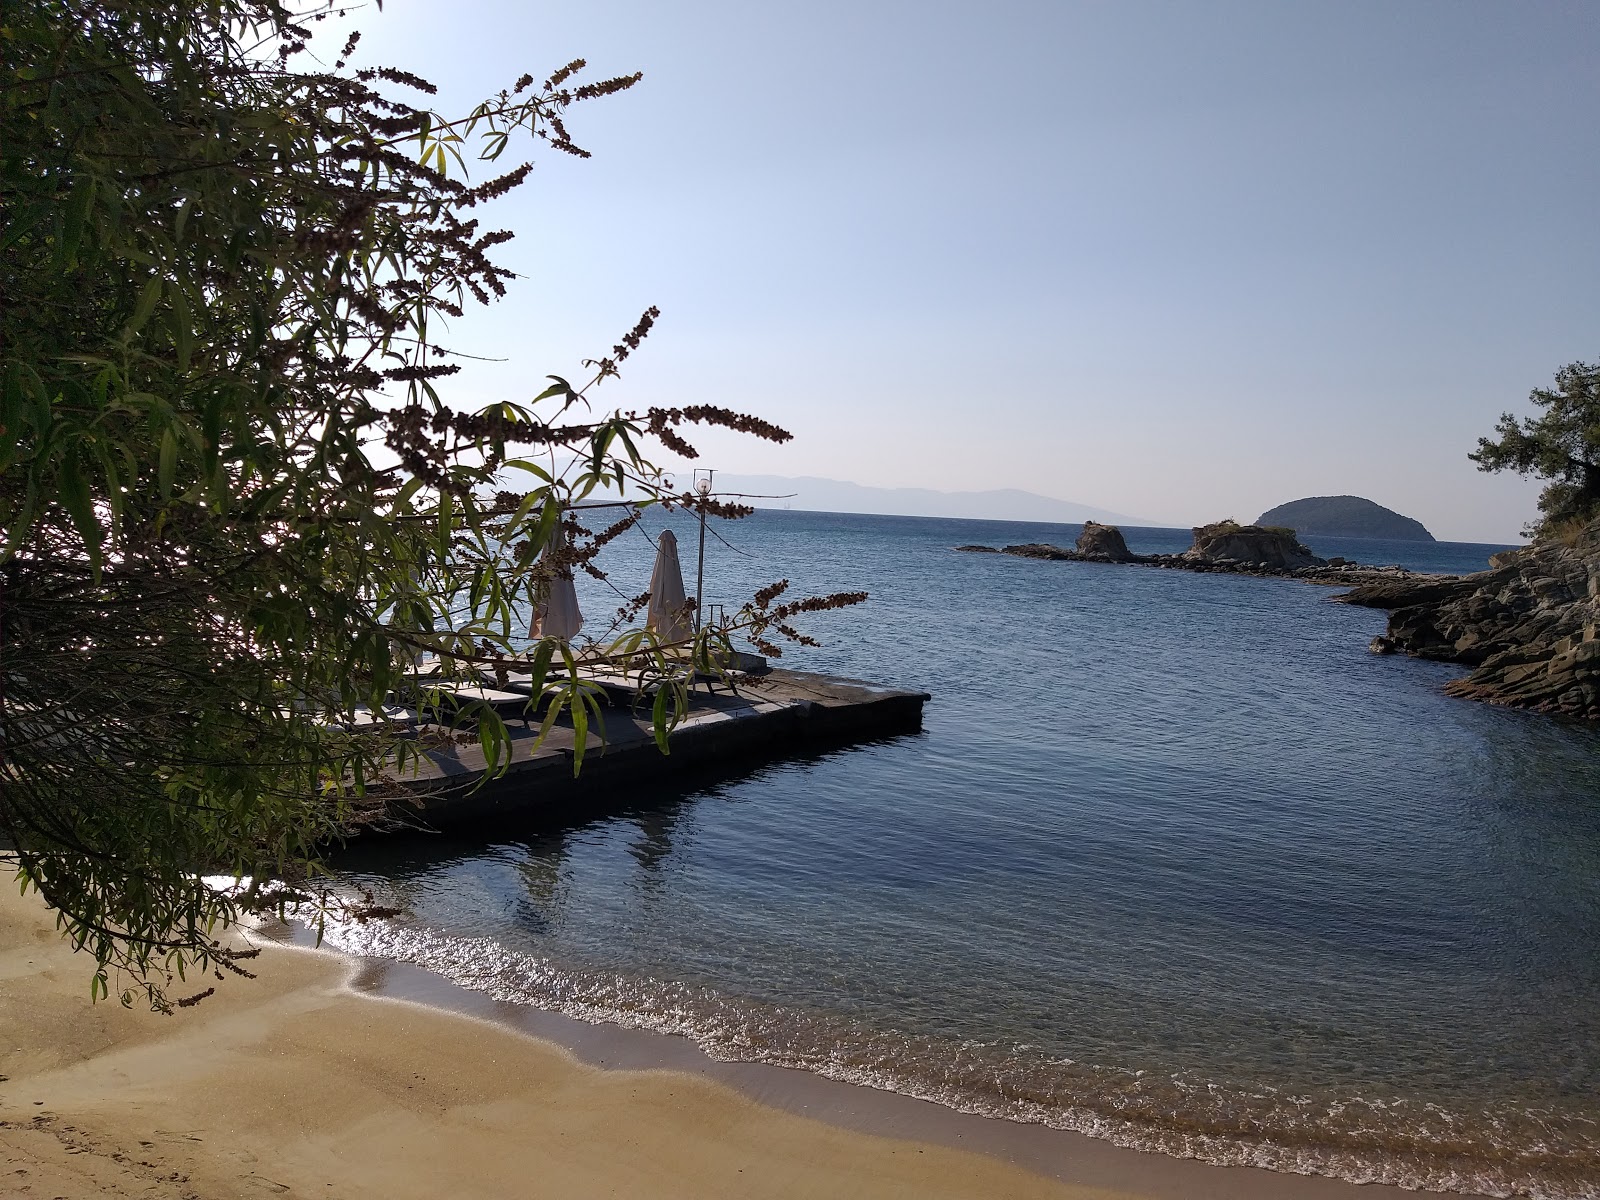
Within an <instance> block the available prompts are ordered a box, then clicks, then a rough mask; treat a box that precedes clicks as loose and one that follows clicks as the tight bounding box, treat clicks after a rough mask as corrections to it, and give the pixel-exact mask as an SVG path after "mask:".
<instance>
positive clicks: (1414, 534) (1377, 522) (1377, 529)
mask: <svg viewBox="0 0 1600 1200" xmlns="http://www.w3.org/2000/svg"><path fill="white" fill-rule="evenodd" d="M1256 524H1257V525H1265V526H1282V527H1283V528H1286V529H1293V530H1294V531H1295V532H1296V533H1299V534H1301V535H1302V536H1303V535H1305V534H1311V535H1312V536H1317V535H1319V534H1320V535H1321V536H1323V537H1352V538H1389V539H1392V540H1393V541H1397V542H1431V541H1434V540H1435V539H1434V536H1433V534H1431V533H1429V532H1428V531H1427V530H1426V529H1424V528H1423V526H1422V522H1421V521H1414V520H1412V519H1411V518H1410V517H1403V516H1401V515H1400V514H1399V513H1397V512H1395V511H1394V510H1393V509H1389V508H1385V507H1384V506H1383V505H1381V504H1374V503H1373V502H1372V501H1371V500H1364V499H1362V498H1361V497H1360V496H1307V497H1306V498H1305V499H1304V500H1291V501H1289V503H1287V504H1280V505H1278V507H1277V508H1273V509H1268V510H1267V511H1266V512H1264V513H1262V514H1261V516H1260V517H1258V518H1257V519H1256Z"/></svg>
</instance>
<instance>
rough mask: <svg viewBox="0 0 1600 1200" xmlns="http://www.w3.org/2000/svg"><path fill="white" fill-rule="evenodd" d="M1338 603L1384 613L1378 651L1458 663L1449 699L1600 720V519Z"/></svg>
mask: <svg viewBox="0 0 1600 1200" xmlns="http://www.w3.org/2000/svg"><path fill="white" fill-rule="evenodd" d="M1334 599H1335V600H1339V601H1342V602H1343V603H1345V604H1360V605H1365V606H1367V607H1370V608H1385V609H1388V610H1389V627H1388V629H1386V630H1385V631H1384V632H1383V633H1382V634H1380V635H1379V636H1377V637H1375V638H1373V639H1372V650H1373V652H1374V653H1376V654H1409V655H1411V656H1413V657H1415V658H1428V659H1434V660H1437V661H1439V662H1452V663H1461V664H1463V665H1464V666H1469V667H1471V668H1472V671H1471V673H1470V674H1468V675H1466V676H1465V677H1463V678H1461V679H1454V680H1451V681H1450V682H1449V683H1447V684H1446V685H1445V691H1446V692H1447V693H1449V694H1450V695H1452V696H1461V697H1464V698H1466V699H1471V700H1483V701H1486V702H1488V703H1490V704H1503V705H1506V706H1508V707H1511V708H1525V709H1531V710H1533V711H1535V712H1543V713H1553V714H1559V715H1563V716H1570V717H1580V718H1583V719H1585V720H1596V719H1600V638H1597V637H1596V629H1597V626H1600V521H1596V522H1592V523H1590V524H1589V525H1587V526H1585V527H1583V528H1582V529H1581V530H1579V531H1578V532H1576V533H1575V534H1572V535H1570V536H1569V537H1566V538H1563V539H1560V540H1550V541H1544V542H1536V543H1535V544H1534V545H1532V546H1528V547H1526V548H1524V549H1521V550H1512V551H1508V552H1506V553H1504V554H1497V555H1495V556H1494V557H1493V558H1492V559H1490V568H1489V570H1487V571H1479V572H1477V573H1476V574H1473V575H1460V576H1453V577H1451V576H1445V577H1441V578H1438V579H1435V580H1431V581H1429V580H1420V579H1418V580H1400V579H1395V580H1383V581H1373V582H1371V583H1368V584H1364V585H1362V586H1359V587H1357V588H1355V589H1354V590H1353V591H1350V592H1348V593H1346V594H1344V595H1342V596H1335V597H1334Z"/></svg>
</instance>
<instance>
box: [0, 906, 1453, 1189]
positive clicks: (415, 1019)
mask: <svg viewBox="0 0 1600 1200" xmlns="http://www.w3.org/2000/svg"><path fill="white" fill-rule="evenodd" d="M280 932H281V931H280ZM247 936H248V935H247ZM250 940H251V941H252V942H257V943H261V944H263V945H264V946H265V947H266V949H265V952H264V953H263V954H262V955H261V957H260V959H258V960H257V961H256V964H255V965H256V966H257V967H258V968H259V976H260V977H259V978H257V979H255V980H238V979H229V980H228V981H227V982H226V984H225V985H224V986H223V987H222V988H220V989H219V992H218V994H217V995H215V996H213V997H211V998H210V999H208V1000H206V1001H205V1002H203V1003H202V1004H201V1005H199V1006H196V1007H195V1008H192V1009H186V1010H182V1011H181V1012H180V1013H179V1014H178V1015H176V1016H173V1017H161V1016H158V1015H155V1014H151V1013H148V1012H140V1011H130V1010H124V1009H122V1008H121V1007H120V1006H118V1005H116V1004H115V1003H108V1002H105V1001H102V1002H101V1003H100V1004H99V1005H95V1006H92V1007H91V1006H90V1004H89V1001H88V988H87V979H88V974H89V966H90V964H88V963H86V962H85V961H84V960H83V959H82V958H80V957H78V956H75V955H73V954H72V952H71V951H70V950H69V948H68V947H67V946H66V944H65V943H64V942H62V941H61V940H60V938H59V935H58V934H57V933H56V931H55V930H54V928H53V922H52V921H51V920H50V918H49V916H48V913H47V912H46V910H45V909H44V907H43V905H42V903H40V902H39V901H38V899H37V897H29V898H28V899H26V900H23V899H20V898H18V897H17V896H16V895H15V894H14V893H12V894H11V895H10V896H9V897H7V898H6V899H4V900H0V978H3V979H4V980H5V983H6V986H5V988H4V989H3V990H0V1021H3V1024H4V1027H5V1028H6V1030H7V1032H8V1033H9V1034H10V1035H11V1036H10V1038H9V1039H8V1043H7V1044H5V1045H0V1074H3V1076H4V1078H0V1159H3V1160H4V1163H5V1170H4V1174H5V1177H6V1179H7V1181H8V1182H9V1183H11V1184H12V1185H13V1186H15V1187H16V1188H17V1189H18V1190H17V1191H16V1193H15V1194H16V1195H18V1196H19V1197H21V1196H26V1197H30V1198H31V1197H36V1196H37V1197H62V1196H64V1197H68V1198H69V1200H79V1198H80V1197H82V1198H85V1200H86V1198H87V1197H90V1196H100V1195H118V1194H138V1195H144V1196H151V1197H158V1198H162V1200H165V1198H169V1197H170V1198H171V1200H190V1198H195V1197H198V1198H200V1200H214V1198H219V1197H228V1196H241V1197H242V1196H258V1195H265V1194H274V1195H282V1196H290V1197H310V1196H324V1197H332V1196H338V1197H352V1198H361V1197H367V1196H371V1197H374V1198H376V1197H379V1196H383V1197H389V1196H398V1197H406V1196H416V1197H419V1198H420V1197H430V1196H436V1195H445V1194H449V1195H454V1196H484V1197H489V1196H504V1195H525V1194H550V1195H560V1196H563V1197H580V1198H581V1197H586V1196H601V1195H611V1194H639V1195H652V1196H684V1197H691V1196H693V1197H700V1196H711V1197H714V1196H729V1197H733V1196H745V1195H763V1196H794V1197H806V1196H821V1195H828V1196H833V1195H853V1196H862V1197H878V1196H907V1197H911V1196H916V1197H924V1196H926V1197H941V1196H949V1197H962V1196H980V1195H981V1196H985V1197H988V1196H1010V1197H1018V1198H1019V1200H1023V1198H1033V1197H1059V1198H1062V1200H1179V1198H1180V1197H1184V1198H1192V1200H1211V1198H1214V1200H1224V1198H1235V1197H1237V1198H1239V1200H1256V1198H1259V1200H1267V1198H1268V1197H1283V1198H1286V1200H1339V1198H1341V1197H1350V1198H1352V1200H1353V1198H1354V1197H1356V1196H1357V1194H1358V1190H1357V1189H1359V1195H1360V1196H1361V1197H1363V1198H1364V1200H1396V1198H1399V1197H1403V1196H1406V1195H1415V1194H1416V1193H1408V1192H1405V1191H1403V1190H1401V1189H1399V1188H1393V1187H1386V1186H1380V1185H1358V1184H1353V1183H1346V1182H1343V1181H1340V1180H1335V1179H1329V1178H1325V1177H1320V1176H1302V1175H1290V1174H1280V1173H1277V1172H1272V1171H1267V1170H1263V1169H1261V1168H1253V1167H1217V1166H1211V1165H1208V1164H1204V1163H1200V1162H1197V1161H1193V1160H1182V1159H1176V1158H1168V1157H1166V1156H1164V1155H1157V1154H1149V1153H1145V1152H1141V1151H1137V1150H1127V1149H1122V1148H1120V1147H1117V1146H1113V1145H1111V1144H1110V1143H1106V1142H1100V1141H1097V1140H1095V1139H1093V1138H1089V1137H1086V1136H1084V1135H1082V1134H1074V1133H1067V1132H1064V1131H1058V1130H1052V1129H1048V1128H1045V1127H1043V1126H1030V1125H1022V1124H1018V1123H1014V1122H1009V1121H1001V1120H996V1119H992V1118H986V1117H981V1116H970V1115H966V1114H962V1113H959V1112H956V1111H955V1110H952V1109H947V1108H944V1107H942V1106H940V1105H937V1104H933V1103H931V1102H928V1101H923V1100H916V1099H912V1098H910V1097H906V1096H900V1095H896V1094H894V1093H887V1092H878V1091H875V1090H873V1089H870V1088H866V1087H860V1086H857V1085H852V1084H847V1083H839V1082H835V1081H831V1080H826V1079H822V1078H821V1077H818V1076H813V1075H810V1074H808V1073H806V1072H801V1071H794V1070H789V1069H787V1068H782V1067H775V1066H770V1065H765V1064H756V1063H720V1062H715V1061H714V1060H711V1059H709V1058H706V1057H705V1056H704V1055H703V1054H702V1053H701V1052H700V1051H699V1049H698V1048H697V1047H695V1046H694V1045H693V1044H692V1043H690V1042H688V1041H687V1039H683V1038H675V1037H671V1036H668V1035H663V1034H658V1033H653V1032H648V1031H642V1030H628V1029H623V1028H621V1027H617V1026H597V1025H588V1024H586V1023H584V1022H581V1021H578V1020H575V1019H573V1018H569V1017H565V1016H562V1015H561V1014H558V1013H551V1012H546V1011H544V1010H540V1009H534V1008H531V1007H530V1006H526V1005H518V1004H510V1003H506V1002H500V1001H495V1000H492V999H490V998H489V997H487V996H485V995H482V994H481V993H476V992H471V991H469V990H467V989H465V988H462V987H460V986H458V985H456V984H454V983H451V982H450V981H448V980H446V979H444V978H443V977H442V976H438V975H434V974H433V973H432V972H429V971H427V970H425V969H423V968H420V967H414V966H410V965H403V964H396V963H389V962H384V961H379V960H373V959H360V958H355V957H351V956H346V955H342V954H338V953H335V952H333V951H330V950H310V949H306V948H304V947H302V946H295V945H292V944H291V945H285V944H283V943H282V942H281V941H279V940H278V939H276V938H274V937H272V936H269V934H268V933H267V932H263V933H262V934H260V935H258V936H254V937H251V938H250ZM533 1180H537V1181H538V1185H537V1187H532V1188H530V1186H529V1185H530V1182H531V1181H533ZM1434 1194H1439V1193H1434Z"/></svg>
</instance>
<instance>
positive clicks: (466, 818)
mask: <svg viewBox="0 0 1600 1200" xmlns="http://www.w3.org/2000/svg"><path fill="white" fill-rule="evenodd" d="M930 698H931V697H929V695H928V694H927V693H926V692H914V691H904V690H901V689H898V688H888V687H880V686H878V685H876V684H871V683H864V682H861V681H859V680H854V679H840V678H836V677H834V676H830V675H813V674H808V673H806V672H802V671H783V670H772V671H769V672H767V673H765V674H763V675H758V676H746V677H741V678H740V680H739V682H738V684H737V690H729V689H728V688H727V687H725V686H718V687H717V688H716V690H714V691H713V690H709V689H707V688H705V687H704V685H697V686H696V688H695V690H694V692H693V694H692V704H691V707H690V711H689V715H688V716H687V717H686V718H685V719H684V720H683V721H682V722H681V723H680V724H679V725H678V727H677V728H676V729H675V730H673V732H672V735H671V737H670V739H669V745H670V746H671V753H670V754H663V753H662V752H661V749H660V747H658V746H657V745H656V741H655V736H654V734H653V732H652V730H651V724H650V707H649V704H648V703H646V704H644V705H643V706H641V707H638V708H635V707H634V706H633V705H631V704H629V703H627V701H626V699H625V698H624V697H614V698H613V701H612V703H611V705H610V706H603V707H602V713H603V715H604V721H603V727H602V729H600V730H596V729H595V728H594V727H593V725H592V724H591V728H590V730H589V732H588V735H587V741H586V743H585V748H584V757H583V769H582V771H581V772H580V773H578V774H577V775H574V774H573V769H572V765H573V750H574V747H575V738H576V736H577V735H576V731H575V730H574V729H573V728H572V726H571V724H570V723H569V722H567V721H566V720H562V721H561V722H560V723H559V724H557V725H556V726H555V727H554V728H552V729H551V731H550V733H549V734H548V736H546V738H545V740H544V743H543V744H542V745H540V746H539V747H538V749H537V750H535V749H533V743H534V740H535V738H536V736H537V733H538V722H537V720H534V721H531V722H529V721H527V720H523V719H520V718H516V717H513V716H512V715H511V714H510V713H506V714H505V715H506V725H507V731H508V732H509V733H510V735H511V740H512V760H511V764H510V766H509V767H508V768H507V770H506V771H505V773H504V774H502V775H500V776H499V777H497V778H494V779H488V780H485V779H484V776H485V774H486V770H487V764H486V762H485V758H484V754H483V750H482V749H481V748H480V747H479V746H478V745H477V744H476V743H475V742H469V743H468V744H465V745H461V744H446V745H442V746H439V747H437V748H432V749H428V750H426V751H425V754H426V762H425V763H423V764H422V765H420V766H419V767H418V769H416V770H415V771H414V772H412V773H410V774H408V775H407V776H406V777H405V778H404V779H403V780H402V783H403V784H404V785H405V789H406V791H407V793H408V795H407V797H406V799H404V800H402V801H400V802H397V803H396V804H394V805H393V806H391V807H392V811H393V813H394V816H395V818H396V820H397V821H398V822H400V823H401V824H403V825H411V826H416V825H422V826H426V827H432V828H439V829H442V828H446V827H448V826H452V825H461V824H464V823H474V824H476V823H481V822H486V821H493V820H497V819H508V818H519V817H523V816H533V815H537V814H540V813H543V812H548V813H550V814H554V813H556V812H558V811H561V812H566V811H571V810H572V809H573V808H574V807H575V806H578V805H586V804H589V803H591V802H592V803H601V802H603V801H606V802H609V801H614V800H615V799H617V798H619V797H628V796H633V795H636V796H638V798H640V799H648V798H649V797H650V788H651V786H652V785H660V784H662V783H664V782H666V781H668V780H671V779H674V778H675V777H677V776H681V775H683V774H685V773H687V772H690V771H695V770H700V771H703V770H705V769H707V768H708V767H710V768H715V769H719V770H729V769H734V768H737V767H740V766H745V767H750V768H754V767H756V766H759V765H761V764H763V763H766V762H772V761H776V760H780V759H783V758H786V757H789V756H792V755H799V754H805V753H811V752H815V751H816V750H817V749H819V748H827V747H836V746H844V745H849V744H850V743H852V742H861V741H869V740H872V739H876V738H881V737H890V736H894V735H897V734H906V733H915V732H917V731H918V730H920V729H921V728H922V706H923V704H924V702H926V701H927V700H929V699H930ZM428 729H429V727H427V726H423V727H422V729H421V730H420V731H419V732H420V733H421V734H423V735H424V739H423V740H424V744H426V743H427V740H428V739H427V738H426V736H425V735H426V734H427V732H428ZM441 740H443V739H441Z"/></svg>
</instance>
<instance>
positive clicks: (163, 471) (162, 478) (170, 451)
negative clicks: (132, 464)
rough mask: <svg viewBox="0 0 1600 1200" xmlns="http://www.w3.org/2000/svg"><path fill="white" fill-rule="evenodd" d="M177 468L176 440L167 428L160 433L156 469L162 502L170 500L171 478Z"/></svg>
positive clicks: (169, 428) (169, 427) (170, 429)
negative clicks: (159, 448)
mask: <svg viewBox="0 0 1600 1200" xmlns="http://www.w3.org/2000/svg"><path fill="white" fill-rule="evenodd" d="M177 468H178V439H177V437H176V436H175V435H174V434H173V432H172V427H171V426H168V427H167V428H166V429H163V430H162V431H161V456H160V461H159V463H158V464H157V467H156V482H157V485H158V486H159V487H160V489H161V498H162V499H163V500H170V499H172V477H173V475H174V474H175V473H176V472H177Z"/></svg>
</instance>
